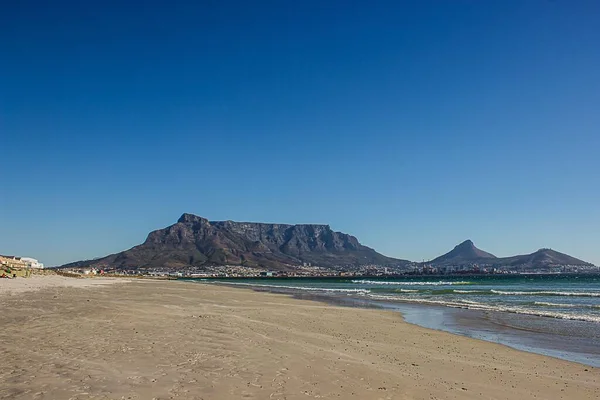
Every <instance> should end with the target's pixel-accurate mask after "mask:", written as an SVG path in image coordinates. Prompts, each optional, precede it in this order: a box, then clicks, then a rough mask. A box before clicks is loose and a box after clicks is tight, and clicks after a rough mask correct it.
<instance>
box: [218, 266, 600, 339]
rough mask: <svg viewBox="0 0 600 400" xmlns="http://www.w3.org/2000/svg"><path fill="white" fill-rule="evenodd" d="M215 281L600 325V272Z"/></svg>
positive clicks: (599, 326)
mask: <svg viewBox="0 0 600 400" xmlns="http://www.w3.org/2000/svg"><path fill="white" fill-rule="evenodd" d="M213 282H221V283H226V284H229V285H242V286H253V287H262V288H273V289H288V290H294V291H302V292H310V293H315V294H317V293H318V294H324V295H325V294H329V295H346V296H353V297H360V298H365V299H372V300H379V301H386V302H403V303H412V304H425V305H435V306H444V307H453V308H463V309H470V310H479V311H498V312H504V313H513V314H521V315H532V316H540V317H546V318H555V319H563V320H574V321H585V322H593V323H600V275H486V276H460V277H409V278H393V279H390V278H369V279H293V278H287V279H276V278H265V279H227V280H213ZM598 328H599V329H600V324H599V325H598Z"/></svg>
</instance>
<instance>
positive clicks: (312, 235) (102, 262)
mask: <svg viewBox="0 0 600 400" xmlns="http://www.w3.org/2000/svg"><path fill="white" fill-rule="evenodd" d="M304 263H310V264H312V265H315V266H321V267H334V266H345V267H352V266H361V265H369V264H377V265H389V266H399V265H406V264H408V261H406V260H398V259H395V258H391V257H386V256H384V255H382V254H379V253H377V252H376V251H375V250H373V249H371V248H369V247H367V246H363V245H362V244H360V242H359V241H358V240H357V239H356V238H355V237H354V236H351V235H348V234H345V233H342V232H334V231H333V230H332V229H331V228H330V227H329V225H287V224H268V223H256V222H234V221H209V220H207V219H206V218H202V217H199V216H196V215H193V214H183V215H182V216H181V218H179V220H178V221H177V223H175V224H173V225H171V226H169V227H167V228H164V229H159V230H156V231H154V232H151V233H150V234H149V235H148V237H147V239H146V241H145V242H144V243H142V244H140V245H138V246H135V247H133V248H131V249H129V250H126V251H123V252H120V253H117V254H112V255H109V256H106V257H103V258H100V259H95V260H88V261H79V262H75V263H71V264H67V265H65V266H64V267H76V266H81V265H86V266H99V267H104V268H106V267H111V268H120V269H135V268H142V269H143V268H163V267H167V268H185V267H190V266H194V267H201V266H208V265H245V266H249V267H267V268H271V269H282V270H285V269H290V268H292V267H293V266H298V265H303V264H304Z"/></svg>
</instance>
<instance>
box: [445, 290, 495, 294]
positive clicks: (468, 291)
mask: <svg viewBox="0 0 600 400" xmlns="http://www.w3.org/2000/svg"><path fill="white" fill-rule="evenodd" d="M452 291H453V292H454V293H458V294H483V293H488V292H486V291H483V290H458V289H454V290H452Z"/></svg>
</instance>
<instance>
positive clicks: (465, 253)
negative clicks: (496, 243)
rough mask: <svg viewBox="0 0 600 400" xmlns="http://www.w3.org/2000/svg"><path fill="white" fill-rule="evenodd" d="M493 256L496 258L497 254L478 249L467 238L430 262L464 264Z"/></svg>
mask: <svg viewBox="0 0 600 400" xmlns="http://www.w3.org/2000/svg"><path fill="white" fill-rule="evenodd" d="M491 258H496V256H495V255H493V254H490V253H487V252H485V251H483V250H480V249H478V248H477V247H475V244H473V242H472V241H471V240H465V241H464V242H462V243H461V244H459V245H456V246H455V247H454V249H452V250H451V251H449V252H448V253H446V254H444V255H441V256H439V257H437V258H435V259H433V260H432V261H431V262H430V263H431V264H435V265H462V264H466V263H476V262H478V261H482V260H487V259H491Z"/></svg>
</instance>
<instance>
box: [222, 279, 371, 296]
mask: <svg viewBox="0 0 600 400" xmlns="http://www.w3.org/2000/svg"><path fill="white" fill-rule="evenodd" d="M211 283H218V284H221V285H236V286H250V287H267V288H275V289H276V288H280V289H295V290H306V291H314V292H341V293H356V294H367V293H370V292H371V291H370V290H368V289H338V288H320V287H311V286H284V285H263V284H258V283H242V282H223V281H211Z"/></svg>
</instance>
